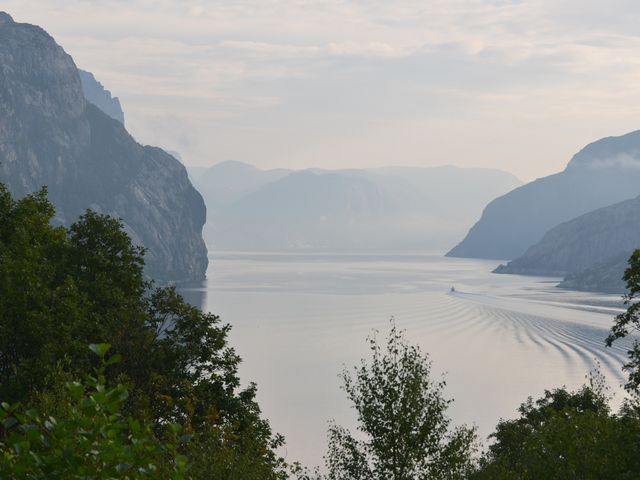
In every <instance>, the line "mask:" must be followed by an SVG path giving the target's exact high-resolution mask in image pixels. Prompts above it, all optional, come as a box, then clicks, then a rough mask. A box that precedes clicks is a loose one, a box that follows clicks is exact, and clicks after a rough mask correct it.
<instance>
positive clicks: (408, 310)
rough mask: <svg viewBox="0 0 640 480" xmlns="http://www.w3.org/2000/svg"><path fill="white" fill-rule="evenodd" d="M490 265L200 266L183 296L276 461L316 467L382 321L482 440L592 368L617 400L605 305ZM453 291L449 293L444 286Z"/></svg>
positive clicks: (273, 262)
mask: <svg viewBox="0 0 640 480" xmlns="http://www.w3.org/2000/svg"><path fill="white" fill-rule="evenodd" d="M497 263H498V262H495V261H482V260H468V259H449V258H442V257H435V256H427V255H375V256H371V255H326V254H318V255H294V254H234V253H217V254H213V255H212V256H211V263H210V268H209V273H208V280H207V282H205V283H204V284H203V285H199V286H194V287H192V288H189V289H188V290H186V291H185V293H186V294H187V295H188V296H190V297H201V298H202V299H203V300H202V301H203V304H204V307H205V309H207V310H209V311H211V312H214V313H216V314H219V315H221V316H222V317H223V320H224V321H225V322H227V323H230V324H231V325H232V326H233V330H232V333H231V338H230V341H231V344H232V345H233V346H234V347H235V348H236V350H237V351H238V353H239V354H240V355H241V357H242V358H243V364H242V367H241V378H242V379H243V381H255V382H257V384H258V389H259V395H258V399H259V402H260V405H261V407H262V409H263V411H264V414H265V416H266V417H267V418H269V419H270V421H271V424H272V426H273V428H274V430H275V431H277V432H280V433H282V434H284V435H285V436H286V438H287V451H286V452H285V454H286V455H287V458H288V459H290V460H301V461H303V462H304V463H306V464H307V465H314V464H318V463H320V462H321V459H322V455H323V453H324V451H325V445H326V430H327V422H328V421H329V420H331V419H334V420H336V421H337V422H338V423H340V424H343V425H347V426H352V425H353V424H354V413H353V411H352V410H351V409H350V408H349V404H348V403H347V401H346V399H345V395H344V392H342V391H341V390H340V381H339V379H338V373H339V372H340V371H341V369H342V367H343V365H347V366H350V365H355V364H356V363H357V362H358V361H359V359H360V358H362V357H363V356H366V355H367V353H368V352H367V344H366V338H367V335H369V334H371V333H372V331H373V329H379V330H380V331H381V333H382V334H384V333H385V332H386V331H387V330H388V328H389V319H390V318H391V317H394V318H395V321H396V323H397V324H398V325H399V326H400V327H401V328H403V329H406V335H407V338H408V339H409V340H410V341H411V342H415V343H417V344H419V345H420V346H421V347H422V348H423V350H424V351H426V352H428V353H429V354H430V356H431V359H432V360H433V367H434V372H435V374H436V375H441V374H445V375H446V377H445V378H446V381H447V390H446V393H447V395H448V396H450V397H453V398H454V399H455V402H454V404H453V406H452V408H451V416H452V417H453V419H454V421H455V422H457V423H468V424H475V425H477V426H478V428H479V432H480V434H481V435H482V436H486V435H488V434H489V433H490V432H491V431H492V429H493V427H494V426H495V424H496V422H497V420H498V419H499V418H501V417H512V416H515V411H516V408H517V407H518V405H519V404H520V403H521V402H522V401H524V400H525V399H526V397H527V396H529V395H533V396H538V395H539V394H541V393H542V391H543V390H544V389H545V388H551V387H554V386H561V385H566V386H568V387H571V388H573V387H577V386H579V385H581V384H582V383H583V382H584V381H585V375H586V374H587V373H588V372H589V371H590V370H591V369H592V368H593V366H594V364H595V362H596V361H597V362H599V363H600V364H601V366H602V371H603V372H604V373H605V375H606V376H607V378H608V380H609V383H610V386H611V388H612V392H613V393H615V395H616V398H617V399H620V397H621V395H622V394H621V392H620V384H621V383H623V381H624V378H623V376H622V374H621V370H620V366H621V365H622V363H623V361H624V358H625V351H626V350H625V348H624V345H617V346H616V347H614V348H605V347H604V342H603V341H604V338H605V337H606V335H607V332H608V329H609V328H610V326H611V323H612V318H613V316H614V315H615V314H616V313H617V312H619V311H621V308H622V307H621V303H620V300H619V297H618V296H613V295H596V294H585V293H579V292H572V291H565V290H559V289H556V288H554V285H555V283H557V279H550V278H540V277H521V276H513V275H495V274H491V273H490V272H491V270H492V269H493V268H495V267H496V265H497ZM452 286H455V290H456V291H455V292H451V287H452Z"/></svg>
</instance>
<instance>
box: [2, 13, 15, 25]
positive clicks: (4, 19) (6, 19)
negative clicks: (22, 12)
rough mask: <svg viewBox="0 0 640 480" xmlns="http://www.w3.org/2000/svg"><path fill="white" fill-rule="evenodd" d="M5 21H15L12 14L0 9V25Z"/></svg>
mask: <svg viewBox="0 0 640 480" xmlns="http://www.w3.org/2000/svg"><path fill="white" fill-rule="evenodd" d="M5 23H15V22H14V21H13V18H11V15H9V14H8V13H7V12H2V11H0V26H2V25H4V24H5Z"/></svg>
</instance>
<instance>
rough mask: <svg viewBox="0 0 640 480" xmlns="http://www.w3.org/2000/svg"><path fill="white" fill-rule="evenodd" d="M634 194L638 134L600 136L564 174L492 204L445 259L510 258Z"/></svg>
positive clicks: (638, 184) (639, 167)
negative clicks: (553, 231)
mask: <svg viewBox="0 0 640 480" xmlns="http://www.w3.org/2000/svg"><path fill="white" fill-rule="evenodd" d="M638 194H640V131H636V132H632V133H629V134H627V135H623V136H620V137H608V138H604V139H601V140H598V141H597V142H594V143H592V144H590V145H588V146H586V147H585V148H583V149H582V150H581V151H580V152H578V153H577V154H576V155H575V156H574V157H573V158H572V159H571V161H570V162H569V164H568V165H567V168H566V169H565V170H564V171H563V172H561V173H558V174H555V175H551V176H548V177H544V178H540V179H538V180H536V181H534V182H531V183H528V184H526V185H523V186H521V187H519V188H516V189H515V190H513V191H512V192H509V193H507V194H506V195H503V196H501V197H499V198H497V199H495V200H493V201H492V202H491V203H489V205H487V207H486V208H485V210H484V212H483V214H482V217H481V218H480V220H479V221H478V222H477V223H476V224H475V225H474V226H473V227H472V228H471V230H470V231H469V232H468V233H467V236H466V237H465V238H464V240H463V241H462V242H461V243H460V244H458V245H457V246H456V247H454V248H453V249H452V250H451V251H450V252H449V253H448V255H449V256H453V257H475V258H487V259H514V258H517V257H519V256H520V255H522V254H524V253H525V251H527V249H528V248H529V247H531V246H532V245H535V244H536V243H537V242H538V241H540V240H541V239H542V237H543V236H544V234H545V233H546V232H547V231H549V230H550V229H551V228H553V227H555V226H556V225H559V224H560V223H563V222H566V221H568V220H571V219H573V218H576V217H578V216H580V215H583V214H585V213H588V212H590V211H593V210H596V209H599V208H601V207H605V206H608V205H612V204H615V203H618V202H621V201H623V200H627V199H630V198H633V197H636V196H637V195H638ZM514 268H515V267H514ZM545 268H547V267H545ZM563 269H564V266H563V265H558V266H557V270H558V271H563Z"/></svg>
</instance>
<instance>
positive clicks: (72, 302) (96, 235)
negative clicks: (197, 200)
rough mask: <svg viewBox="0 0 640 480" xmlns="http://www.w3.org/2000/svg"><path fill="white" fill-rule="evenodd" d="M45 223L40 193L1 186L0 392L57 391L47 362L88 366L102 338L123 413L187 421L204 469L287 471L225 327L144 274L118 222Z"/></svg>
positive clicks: (157, 421) (8, 396) (71, 369)
mask: <svg viewBox="0 0 640 480" xmlns="http://www.w3.org/2000/svg"><path fill="white" fill-rule="evenodd" d="M53 218H54V208H53V207H52V205H51V204H50V203H49V202H48V200H47V197H46V190H43V191H41V192H38V193H36V194H33V195H28V196H26V197H24V198H22V199H19V200H16V199H13V198H12V197H11V195H10V194H9V192H8V191H7V189H6V188H5V187H4V186H3V185H1V184H0V399H3V400H4V401H6V402H8V403H10V404H13V403H18V402H21V403H23V404H28V403H30V401H31V400H32V399H33V398H34V397H37V396H41V395H43V393H46V392H48V391H51V390H52V389H55V388H56V385H55V381H53V380H52V378H53V377H52V376H51V375H50V370H51V367H52V366H55V365H64V368H65V371H66V373H68V374H71V375H76V376H77V375H80V374H82V372H86V371H88V369H90V368H91V366H92V365H93V358H92V356H91V355H90V353H88V352H87V349H86V345H87V344H91V343H99V342H106V343H109V344H110V345H112V349H113V352H114V354H117V355H120V356H122V358H123V361H122V362H120V363H118V364H117V365H114V366H113V367H112V368H110V369H109V371H108V372H107V380H108V381H109V382H110V383H113V384H118V383H120V384H123V385H126V386H127V388H128V391H129V398H128V399H127V402H126V403H125V405H124V408H125V410H126V412H127V413H128V414H130V415H132V416H134V417H135V418H137V419H139V420H141V421H142V420H143V421H147V422H149V424H151V425H153V427H154V429H156V430H158V431H161V430H162V429H163V427H164V425H166V424H167V423H178V424H181V425H183V426H184V428H185V430H186V431H187V432H188V433H190V434H192V435H193V436H194V442H193V444H192V445H196V444H197V445H198V446H199V447H198V448H197V449H196V450H195V451H194V452H193V456H194V457H196V458H199V459H201V462H202V463H201V465H203V467H202V471H203V472H204V471H205V470H206V469H207V468H208V467H207V466H206V462H207V459H212V458H216V457H217V456H220V457H224V458H226V459H228V462H230V463H231V467H230V468H231V469H233V468H237V469H240V468H242V469H243V470H244V471H247V472H248V470H249V469H250V467H251V466H253V467H252V468H253V471H254V472H257V473H256V475H259V477H256V478H263V479H265V480H268V479H271V478H274V479H276V478H284V473H283V469H284V462H283V461H282V459H281V458H279V456H278V455H277V454H276V450H277V448H278V446H280V445H282V443H283V439H282V438H281V437H280V436H278V435H273V434H272V432H271V428H270V426H269V423H268V422H267V421H266V420H264V419H263V418H261V412H260V409H259V406H258V404H257V402H256V400H255V397H256V387H255V385H252V384H250V385H249V386H247V387H244V388H243V387H242V386H241V382H240V379H239V377H238V365H239V363H240V358H239V357H238V355H237V354H236V353H235V352H234V350H233V349H232V348H231V347H230V346H229V345H228V343H227V336H228V332H229V326H228V325H224V324H222V323H221V320H220V318H219V317H218V316H216V315H212V314H208V313H204V312H202V311H200V310H198V309H197V308H194V307H193V306H191V305H189V304H187V303H186V302H185V301H184V300H183V299H182V297H181V296H180V295H179V294H178V293H177V292H176V290H175V288H173V287H156V286H155V285H154V284H153V283H152V282H150V281H149V280H148V279H146V278H145V276H144V249H143V248H141V247H139V246H136V245H134V244H133V243H132V242H131V239H130V238H129V236H128V235H127V234H126V232H125V230H124V227H123V225H122V222H121V221H120V220H117V219H113V218H110V217H108V216H105V215H100V214H97V213H95V212H91V211H87V212H86V213H85V214H84V215H83V216H81V217H80V218H79V219H78V221H77V222H76V223H74V224H73V225H72V226H71V227H70V228H68V229H66V228H63V227H55V226H52V221H53ZM0 435H1V432H0ZM190 448H194V449H195V448H196V447H190ZM256 452H259V454H257V453H256ZM250 460H251V461H250ZM233 462H244V463H242V465H240V463H233ZM196 470H197V469H196ZM246 475H247V477H246V478H250V477H249V476H248V475H249V473H247V474H246ZM202 478H234V477H233V476H229V475H228V476H224V475H223V474H222V473H221V474H220V476H218V477H211V476H207V475H205V474H204V473H203V476H202Z"/></svg>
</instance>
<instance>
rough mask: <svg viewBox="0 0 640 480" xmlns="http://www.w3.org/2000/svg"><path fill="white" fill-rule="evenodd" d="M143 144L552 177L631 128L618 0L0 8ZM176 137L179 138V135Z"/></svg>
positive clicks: (629, 56)
mask: <svg viewBox="0 0 640 480" xmlns="http://www.w3.org/2000/svg"><path fill="white" fill-rule="evenodd" d="M2 8H5V9H7V10H8V11H9V12H10V13H11V14H13V15H14V17H15V18H16V20H18V21H28V22H30V23H37V24H40V25H42V26H43V27H44V28H46V29H47V30H48V31H49V32H50V33H52V34H53V35H54V37H55V38H56V39H57V40H58V42H59V43H61V44H62V45H63V46H64V47H65V49H67V51H69V52H70V53H71V54H72V55H73V57H74V59H75V60H76V63H78V65H80V66H81V67H83V68H85V69H88V70H91V71H93V72H94V73H95V74H96V75H97V76H98V78H99V79H100V80H101V81H102V82H103V83H104V84H105V85H106V86H107V87H108V88H110V89H111V90H112V91H113V92H114V93H115V94H116V95H118V96H120V97H121V99H122V100H123V104H124V109H125V110H126V113H127V118H128V122H127V123H128V126H129V127H130V128H131V130H132V132H133V133H134V134H135V136H136V137H137V138H139V139H140V140H142V141H143V142H145V143H159V144H160V145H162V146H166V147H168V148H171V149H174V150H180V151H181V153H182V154H183V157H184V158H185V161H186V162H188V163H193V164H207V163H212V162H215V161H220V160H223V159H225V158H238V159H242V160H246V161H250V162H254V163H257V164H260V165H262V166H294V167H305V166H312V165H313V166H324V167H332V166H343V165H345V164H347V165H349V164H352V165H354V166H355V165H362V164H371V165H381V164H394V163H395V164H399V163H403V164H414V165H421V164H441V163H454V164H458V165H463V166H464V165H468V166H495V167H499V168H503V169H507V170H512V171H514V173H516V174H518V175H519V176H521V177H523V178H531V177H534V176H540V175H542V174H545V173H550V172H553V171H557V170H560V169H562V167H563V166H564V163H566V161H567V160H568V158H569V157H570V156H571V154H572V153H573V152H575V151H577V150H578V149H579V148H581V147H582V146H583V145H584V144H586V143H588V142H590V141H593V140H595V139H596V138H598V137H600V136H605V135H610V134H620V133H624V132H625V131H628V130H633V129H636V128H637V127H638V125H637V123H636V122H637V121H638V120H637V119H638V118H640V115H639V113H640V112H638V109H640V107H634V105H640V91H638V88H637V86H636V85H637V83H638V82H637V79H638V77H639V76H640V55H639V54H638V53H639V51H640V36H639V35H638V30H637V25H638V24H639V23H640V4H638V2H636V1H631V0H611V1H609V2H601V1H596V0H580V1H578V0H566V1H563V2H557V1H552V0H535V1H534V0H522V1H508V0H492V1H489V0H398V1H394V2H389V1H388V0H384V1H383V0H368V1H361V0H244V1H243V2H237V1H230V0H217V1H215V2H214V1H209V0H153V1H152V0H126V1H125V0H5V2H3V7H2ZM185 139H188V141H186V140H185Z"/></svg>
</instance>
